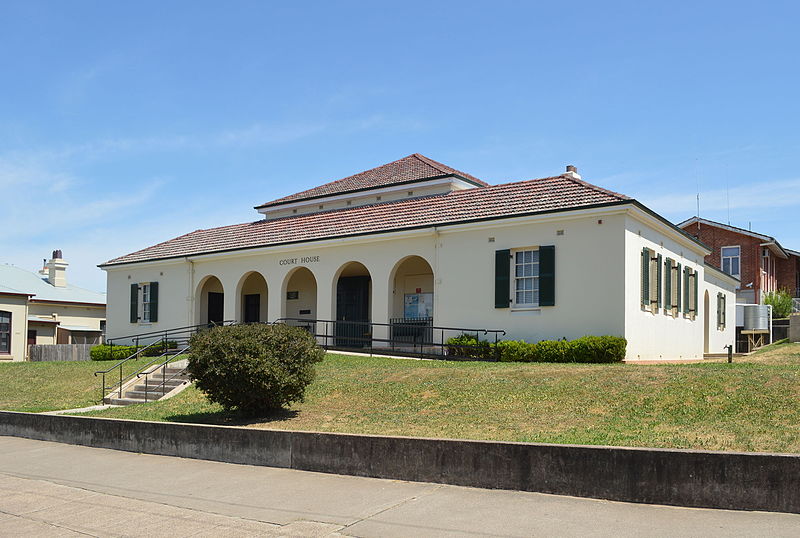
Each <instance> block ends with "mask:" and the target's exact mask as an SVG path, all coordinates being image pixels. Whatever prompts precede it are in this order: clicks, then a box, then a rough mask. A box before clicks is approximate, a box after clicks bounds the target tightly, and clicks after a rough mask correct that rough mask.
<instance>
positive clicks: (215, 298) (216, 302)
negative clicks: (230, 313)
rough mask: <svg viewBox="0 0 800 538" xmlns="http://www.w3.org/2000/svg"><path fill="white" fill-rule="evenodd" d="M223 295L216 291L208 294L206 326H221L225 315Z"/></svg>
mask: <svg viewBox="0 0 800 538" xmlns="http://www.w3.org/2000/svg"><path fill="white" fill-rule="evenodd" d="M224 304H225V294H224V293H219V292H216V291H210V292H208V324H209V325H215V324H216V325H221V324H222V320H223V316H224V315H225V314H224V312H225V306H224Z"/></svg>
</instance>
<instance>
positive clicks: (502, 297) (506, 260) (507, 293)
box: [494, 249, 511, 308]
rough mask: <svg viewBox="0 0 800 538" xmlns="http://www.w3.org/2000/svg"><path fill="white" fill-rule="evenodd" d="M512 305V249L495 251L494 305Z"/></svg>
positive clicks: (504, 306)
mask: <svg viewBox="0 0 800 538" xmlns="http://www.w3.org/2000/svg"><path fill="white" fill-rule="evenodd" d="M510 305H511V250H509V249H503V250H495V251H494V307H495V308H508V307H509V306H510Z"/></svg>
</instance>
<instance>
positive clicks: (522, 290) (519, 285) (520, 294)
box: [514, 250, 539, 306]
mask: <svg viewBox="0 0 800 538" xmlns="http://www.w3.org/2000/svg"><path fill="white" fill-rule="evenodd" d="M514 306H539V251H538V250H518V251H516V252H515V253H514Z"/></svg>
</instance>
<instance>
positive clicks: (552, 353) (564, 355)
mask: <svg viewBox="0 0 800 538" xmlns="http://www.w3.org/2000/svg"><path fill="white" fill-rule="evenodd" d="M569 349H570V345H569V342H567V341H566V340H542V341H541V342H537V343H536V347H535V348H534V352H533V357H534V358H533V360H534V362H570V353H569Z"/></svg>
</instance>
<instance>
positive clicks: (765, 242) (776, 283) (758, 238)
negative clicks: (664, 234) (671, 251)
mask: <svg viewBox="0 0 800 538" xmlns="http://www.w3.org/2000/svg"><path fill="white" fill-rule="evenodd" d="M678 227H679V228H681V229H682V230H684V231H685V232H687V233H688V234H690V235H692V236H694V237H696V238H697V239H699V240H700V241H701V242H703V243H705V244H706V245H707V246H708V247H710V248H711V254H709V255H708V256H706V262H707V263H710V264H712V265H714V266H716V267H720V268H721V269H722V270H723V271H725V272H726V273H728V274H730V275H733V276H736V277H738V278H739V280H741V288H739V289H738V290H737V291H736V302H737V303H749V304H753V303H761V302H762V300H763V297H764V294H765V293H768V292H770V291H775V290H779V289H787V290H788V291H789V292H790V293H791V294H792V297H800V252H797V251H794V250H789V249H786V248H783V247H782V246H781V244H780V243H778V241H777V240H776V239H775V238H774V237H771V236H769V235H764V234H760V233H756V232H752V231H750V230H745V229H742V228H737V227H735V226H730V225H728V224H722V223H719V222H714V221H712V220H707V219H701V218H699V217H692V218H690V219H689V220H686V221H684V222H681V223H680V224H678Z"/></svg>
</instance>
